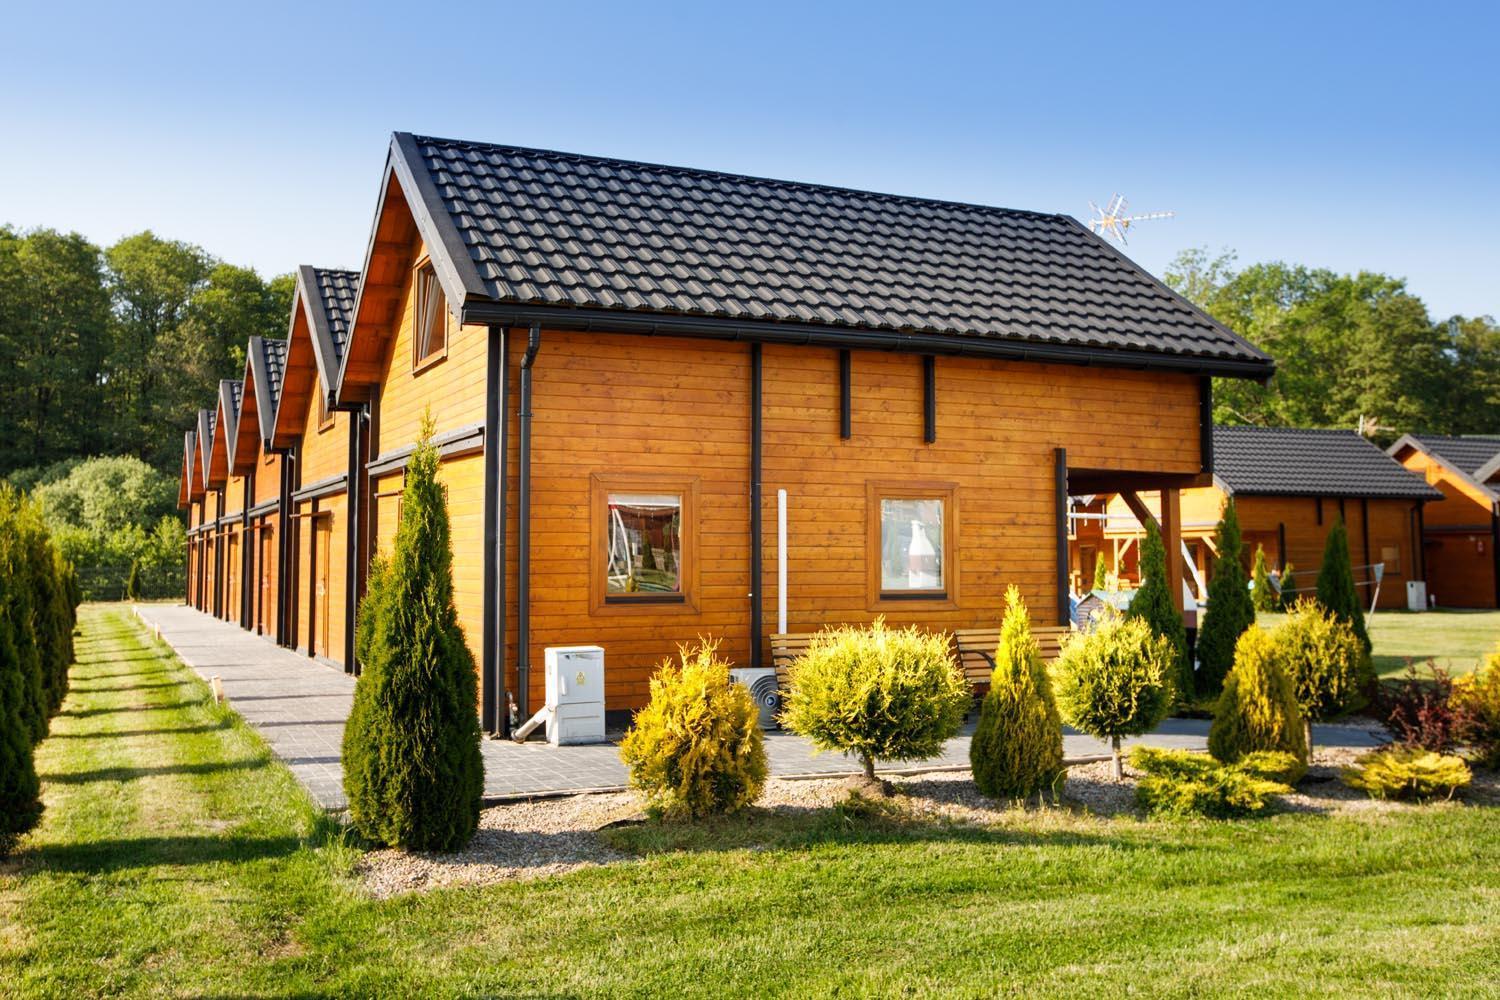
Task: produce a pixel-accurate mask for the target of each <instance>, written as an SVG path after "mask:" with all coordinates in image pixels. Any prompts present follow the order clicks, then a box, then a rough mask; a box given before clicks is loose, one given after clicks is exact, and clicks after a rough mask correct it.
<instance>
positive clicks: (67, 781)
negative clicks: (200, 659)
mask: <svg viewBox="0 0 1500 1000" xmlns="http://www.w3.org/2000/svg"><path fill="white" fill-rule="evenodd" d="M214 728H218V727H214ZM270 763H271V762H270V760H269V759H268V758H265V757H252V758H249V759H247V760H228V761H223V762H221V763H203V764H157V765H149V766H145V767H101V768H98V769H97V770H93V771H71V772H64V773H61V774H41V775H38V776H37V777H39V778H41V779H42V781H43V782H50V783H52V784H57V785H87V784H92V783H93V782H96V781H135V780H136V779H138V778H154V777H158V776H160V775H167V774H221V773H223V772H225V771H256V770H259V769H260V768H263V767H266V766H267V765H269V764H270Z"/></svg>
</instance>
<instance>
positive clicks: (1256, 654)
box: [1208, 625, 1307, 770]
mask: <svg viewBox="0 0 1500 1000" xmlns="http://www.w3.org/2000/svg"><path fill="white" fill-rule="evenodd" d="M1280 655H1281V653H1280V649H1279V647H1278V646H1277V643H1276V639H1275V637H1274V636H1273V635H1272V634H1271V633H1269V632H1267V631H1266V630H1265V629H1263V628H1261V627H1260V626H1259V625H1253V626H1251V627H1250V628H1249V629H1248V630H1247V631H1246V632H1245V634H1244V635H1242V636H1240V641H1239V642H1238V643H1236V644H1235V647H1234V666H1233V667H1232V668H1231V669H1230V671H1229V676H1227V677H1225V678H1224V690H1223V692H1221V693H1220V695H1219V700H1218V703H1217V704H1216V705H1215V706H1214V721H1213V725H1212V726H1210V727H1209V730H1208V752H1209V753H1211V754H1213V755H1214V758H1215V759H1216V760H1219V761H1221V762H1223V763H1225V764H1233V763H1235V762H1236V761H1238V760H1240V758H1242V757H1244V756H1245V755H1246V754H1251V753H1256V752H1257V751H1263V750H1264V751H1278V752H1281V753H1289V754H1291V755H1292V756H1293V757H1296V758H1297V759H1298V760H1299V761H1301V762H1302V765H1303V769H1304V770H1305V769H1306V766H1307V740H1306V738H1305V736H1304V734H1303V728H1302V712H1301V710H1300V709H1299V708H1298V707H1297V692H1296V689H1295V688H1294V687H1293V686H1292V679H1291V678H1290V677H1288V676H1287V673H1286V671H1285V670H1283V669H1282V667H1281V662H1280Z"/></svg>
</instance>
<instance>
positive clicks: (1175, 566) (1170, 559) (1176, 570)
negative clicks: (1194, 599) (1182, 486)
mask: <svg viewBox="0 0 1500 1000" xmlns="http://www.w3.org/2000/svg"><path fill="white" fill-rule="evenodd" d="M1178 501H1179V491H1178V490H1168V489H1164V490H1162V491H1161V524H1160V527H1161V543H1162V545H1163V546H1164V547H1165V548H1166V550H1167V589H1168V590H1169V591H1170V592H1171V594H1172V604H1173V605H1174V606H1175V607H1176V608H1177V610H1178V611H1181V610H1182V513H1181V511H1180V510H1179V509H1178Z"/></svg>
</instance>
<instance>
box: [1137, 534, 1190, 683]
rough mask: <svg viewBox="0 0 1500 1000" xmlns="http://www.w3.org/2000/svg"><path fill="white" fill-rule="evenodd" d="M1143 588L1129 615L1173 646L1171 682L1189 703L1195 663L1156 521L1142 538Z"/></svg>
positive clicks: (1165, 550) (1141, 567) (1139, 591)
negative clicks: (1143, 623)
mask: <svg viewBox="0 0 1500 1000" xmlns="http://www.w3.org/2000/svg"><path fill="white" fill-rule="evenodd" d="M1140 571H1141V587H1140V589H1139V590H1137V591H1136V593H1135V597H1133V598H1131V601H1130V611H1129V615H1130V617H1132V618H1140V619H1142V620H1143V621H1145V622H1146V624H1147V625H1149V626H1150V627H1151V631H1152V632H1153V633H1155V634H1156V635H1159V636H1161V637H1162V638H1163V639H1166V640H1167V642H1169V643H1171V645H1172V657H1173V659H1172V681H1173V690H1174V691H1175V692H1176V697H1177V701H1178V702H1180V703H1182V704H1186V703H1187V702H1190V701H1191V700H1192V697H1193V664H1192V661H1191V660H1189V659H1188V642H1187V629H1186V627H1185V626H1184V625H1183V624H1182V612H1181V611H1178V610H1177V603H1176V602H1175V601H1173V600H1172V592H1171V590H1170V588H1168V586H1167V549H1166V546H1165V545H1164V544H1163V543H1162V540H1161V530H1160V529H1159V528H1158V527H1157V526H1156V522H1155V521H1147V522H1146V537H1145V538H1144V539H1142V540H1141V560H1140Z"/></svg>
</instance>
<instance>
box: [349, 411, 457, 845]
mask: <svg viewBox="0 0 1500 1000" xmlns="http://www.w3.org/2000/svg"><path fill="white" fill-rule="evenodd" d="M431 438H432V425H431V421H430V419H428V420H426V421H424V425H423V428H422V441H421V442H420V443H419V444H418V446H417V449H416V451H414V452H413V453H412V456H411V459H410V462H409V463H408V465H407V469H406V489H405V491H404V492H403V494H402V504H401V520H400V522H399V523H398V525H397V528H396V542H395V546H394V549H393V551H392V553H391V556H390V559H389V561H388V563H387V564H386V565H385V567H384V568H383V569H382V570H381V571H380V572H379V574H378V579H377V580H376V582H375V584H374V587H373V589H372V590H371V591H370V592H369V593H368V595H367V597H366V600H365V602H364V604H363V605H362V607H361V615H360V617H361V622H360V625H361V626H362V628H363V630H364V633H365V634H364V635H363V636H362V637H361V636H360V635H359V633H358V632H356V636H355V644H356V647H357V648H358V649H359V650H360V651H361V652H362V653H363V655H364V657H365V658H364V659H363V661H362V667H363V669H362V671H361V673H360V675H359V680H358V682H357V683H356V685H355V702H356V708H357V711H355V712H352V713H351V715H350V718H349V722H348V724H347V725H346V726H345V730H344V746H343V762H344V781H345V792H346V794H347V795H348V797H349V812H350V815H351V817H352V818H353V820H354V824H355V826H356V827H357V828H358V829H359V831H360V832H361V833H362V834H363V835H364V836H366V837H368V838H369V839H371V840H374V841H378V842H380V843H383V844H388V845H390V846H393V847H402V848H405V849H407V850H414V851H451V850H456V849H458V848H460V847H462V846H464V845H465V844H466V843H468V842H469V838H470V837H472V836H473V835H474V831H475V829H477V828H478V825H479V802H480V796H481V795H482V793H483V790H484V762H483V760H482V758H481V757H480V753H479V718H478V713H477V706H478V692H477V690H476V681H475V670H474V658H473V657H472V656H471V655H470V653H469V648H468V646H467V645H466V644H465V642H464V634H463V629H462V628H461V627H460V626H459V624H458V612H457V610H456V609H455V607H454V604H453V548H452V543H451V539H450V536H449V526H448V503H447V491H446V490H445V489H444V487H443V485H442V484H441V483H439V482H438V481H437V471H438V452H437V449H436V448H435V447H434V446H433V444H432V440H431ZM372 598H373V599H372ZM361 688H363V689H364V690H363V691H361Z"/></svg>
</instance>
